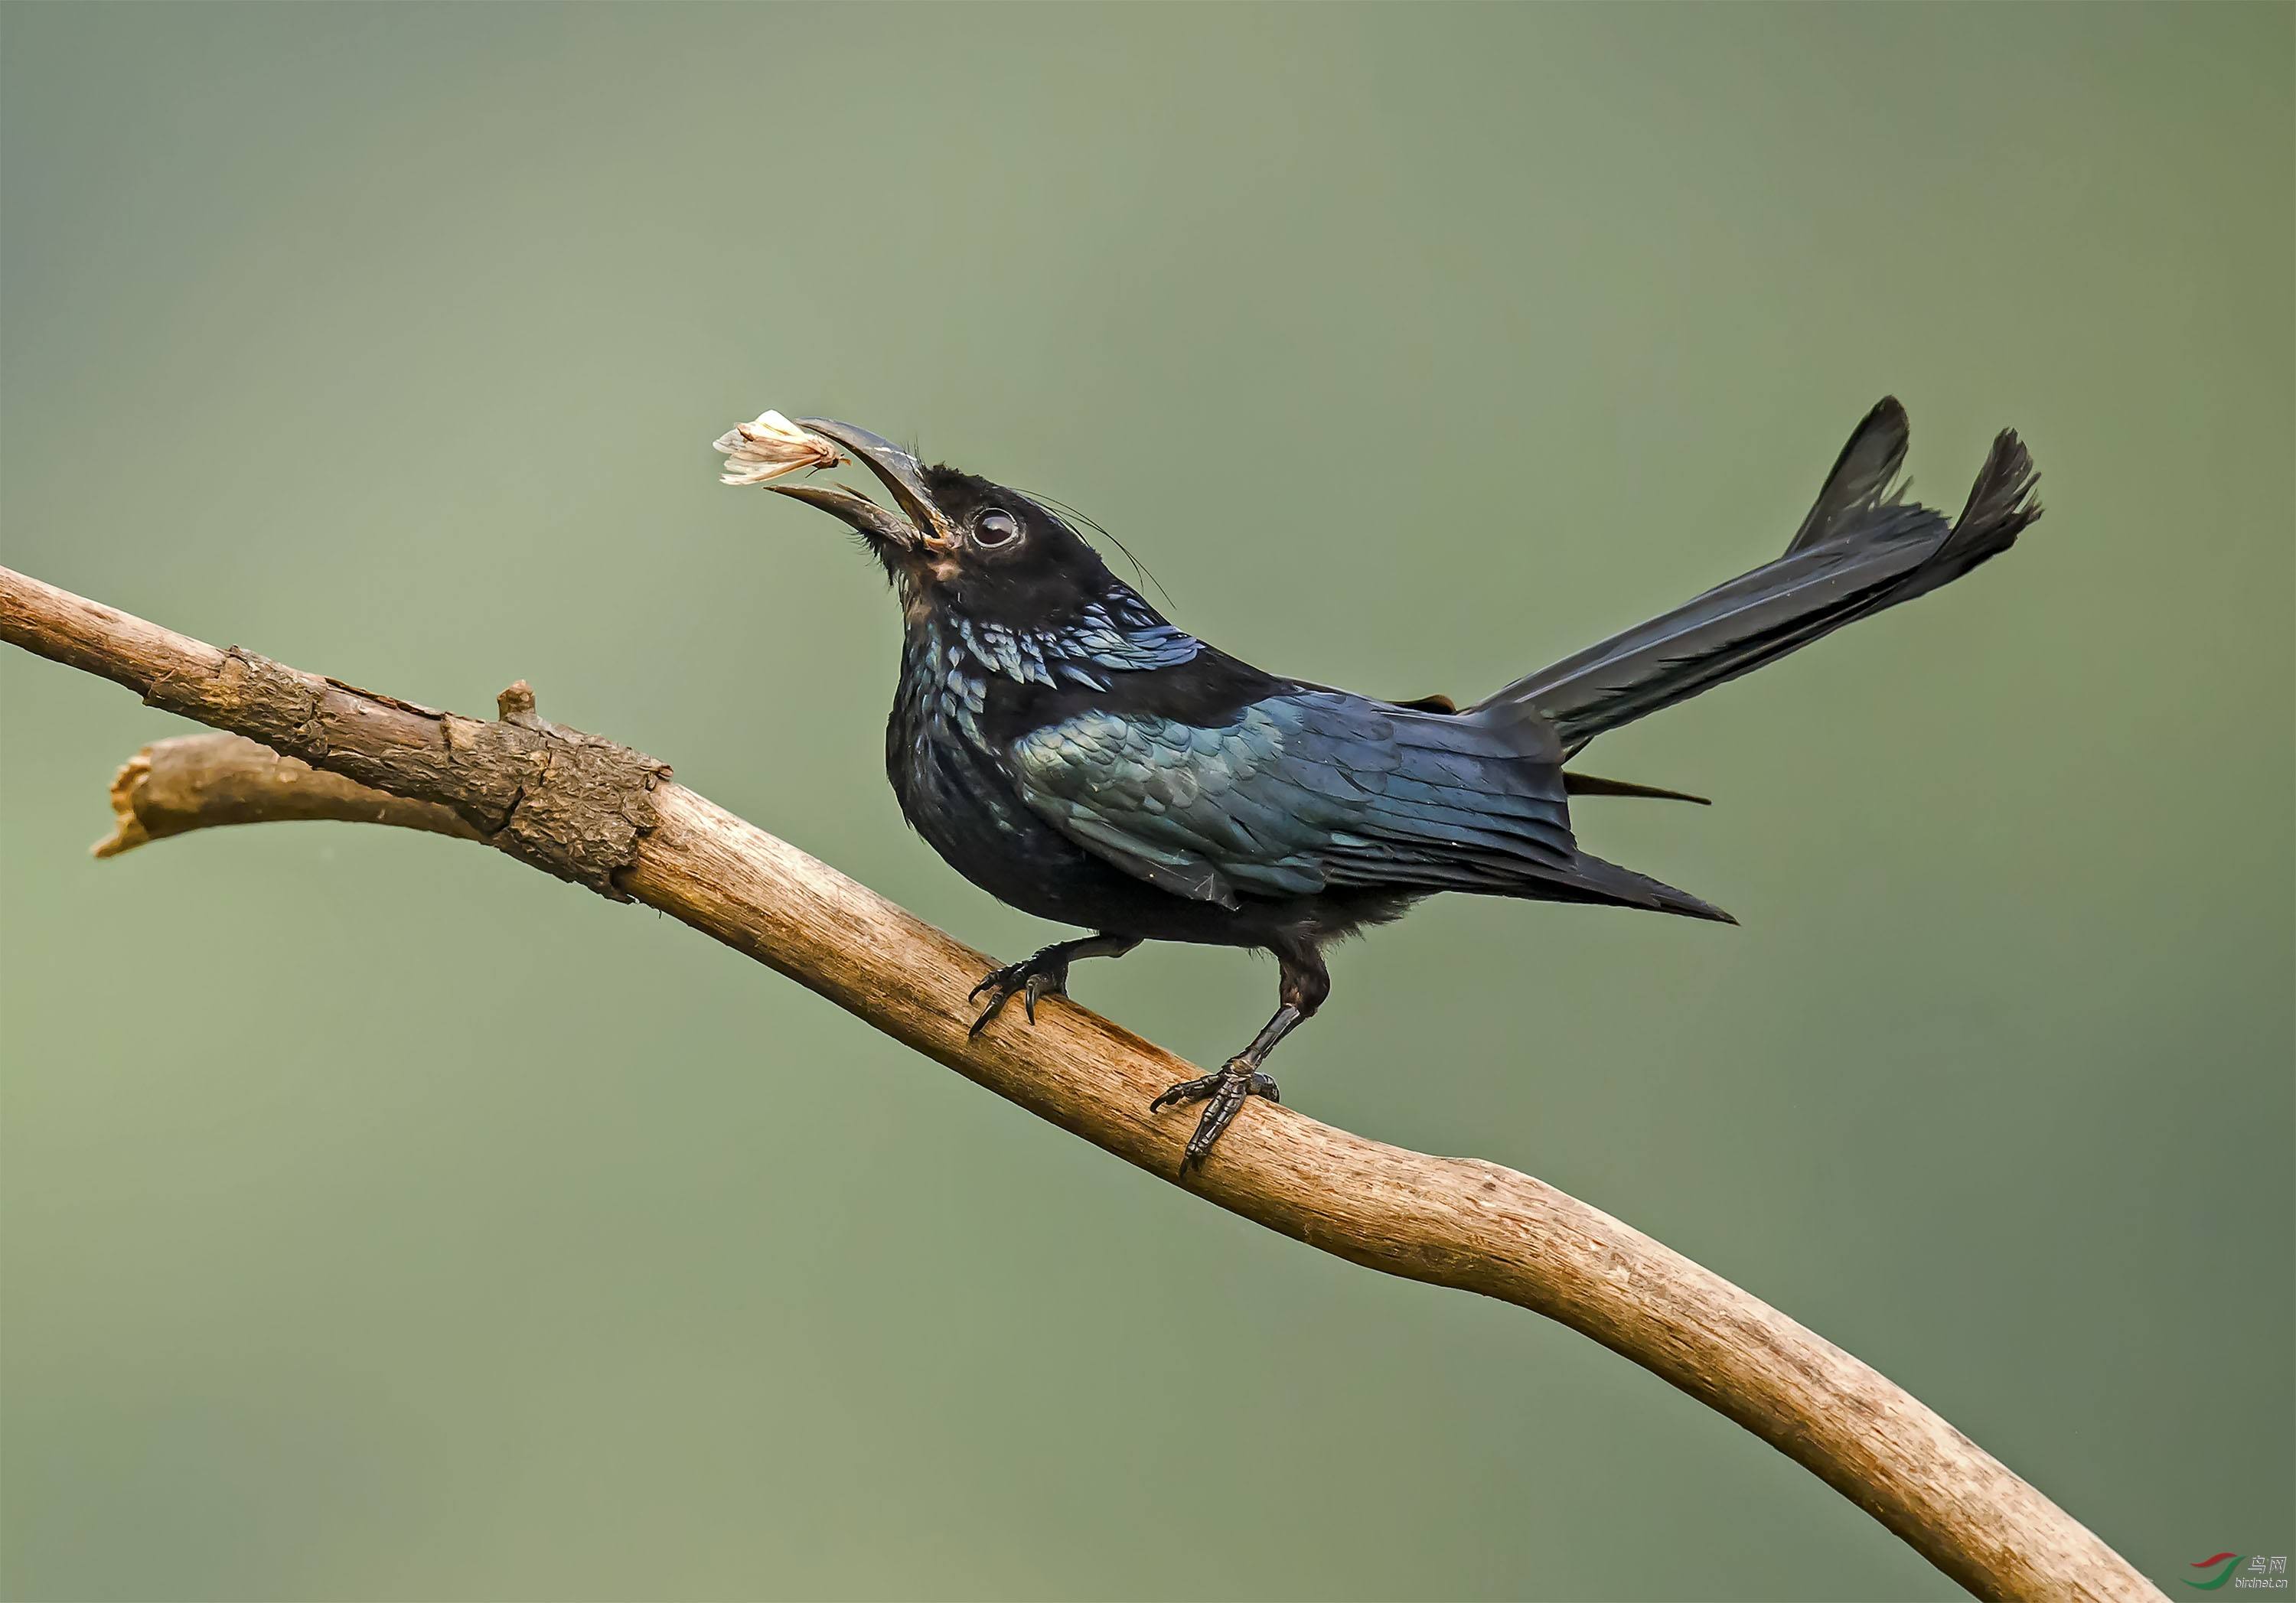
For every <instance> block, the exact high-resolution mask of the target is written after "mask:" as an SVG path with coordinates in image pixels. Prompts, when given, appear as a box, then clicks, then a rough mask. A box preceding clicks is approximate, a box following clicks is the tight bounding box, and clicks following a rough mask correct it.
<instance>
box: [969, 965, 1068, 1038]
mask: <svg viewBox="0 0 2296 1603" xmlns="http://www.w3.org/2000/svg"><path fill="white" fill-rule="evenodd" d="M1069 955H1070V954H1069V953H1066V952H1064V951H1062V949H1061V948H1060V947H1058V946H1047V947H1046V948H1045V949H1044V950H1043V951H1042V952H1039V953H1035V954H1034V955H1032V956H1029V957H1024V958H1022V959H1021V961H1019V962H1017V963H1007V964H1005V966H1004V967H1003V968H1002V969H993V970H991V971H990V973H989V976H988V978H986V979H984V980H982V981H981V982H980V984H979V985H977V986H973V987H972V995H970V996H967V997H966V998H965V999H964V1000H965V1001H967V1002H973V1001H977V1000H978V999H979V998H980V994H981V993H983V992H984V991H985V992H987V993H988V1006H987V1007H985V1008H983V1009H981V1010H980V1018H976V1019H974V1020H973V1021H972V1029H970V1030H968V1031H966V1032H965V1036H966V1039H968V1040H970V1039H972V1037H974V1036H977V1035H980V1032H981V1031H983V1030H985V1029H987V1028H988V1021H989V1020H990V1019H992V1018H996V1015H997V1014H998V1013H1000V1012H1002V1011H1003V1010H1004V1008H1005V1003H1006V1002H1010V1001H1012V1000H1013V998H1014V997H1015V996H1018V997H1019V998H1020V999H1021V1009H1022V1010H1023V1011H1025V1012H1026V1013H1027V1014H1028V1015H1029V1023H1030V1024H1034V1023H1036V1022H1037V1001H1038V999H1039V998H1042V997H1046V996H1066V995H1067V994H1069Z"/></svg>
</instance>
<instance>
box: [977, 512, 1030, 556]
mask: <svg viewBox="0 0 2296 1603" xmlns="http://www.w3.org/2000/svg"><path fill="white" fill-rule="evenodd" d="M1020 537H1021V520H1020V519H1018V518H1015V517H1014V516H1013V514H1012V513H1010V512H1008V511H1005V509H1004V508H1003V507H997V506H992V507H990V508H989V509H988V511H985V512H983V513H981V514H980V516H979V517H978V518H975V519H973V520H972V538H973V540H974V542H975V543H976V544H980V545H981V546H983V547H986V548H989V549H994V548H995V547H996V546H999V545H1010V544H1012V543H1013V541H1015V540H1017V539H1019V538H1020Z"/></svg>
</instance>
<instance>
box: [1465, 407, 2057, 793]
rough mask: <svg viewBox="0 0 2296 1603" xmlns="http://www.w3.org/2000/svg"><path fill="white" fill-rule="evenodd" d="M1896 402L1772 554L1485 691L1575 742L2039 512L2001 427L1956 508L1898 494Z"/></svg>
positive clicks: (1707, 686)
mask: <svg viewBox="0 0 2296 1603" xmlns="http://www.w3.org/2000/svg"><path fill="white" fill-rule="evenodd" d="M1906 435H1907V429H1906V409H1905V408H1904V407H1903V406H1900V405H1898V402H1897V400H1896V398H1895V397H1890V398H1888V399H1885V400H1883V401H1882V403H1881V404H1880V405H1877V406H1875V407H1874V410H1873V411H1872V412H1870V413H1866V421H1864V422H1862V423H1860V424H1858V425H1857V432H1856V433H1854V434H1852V435H1851V436H1850V437H1849V444H1848V445H1846V446H1843V447H1842V448H1841V458H1840V459H1839V460H1838V461H1836V462H1834V464H1833V472H1831V473H1830V474H1828V475H1827V476H1826V480H1825V488H1824V489H1822V490H1820V491H1819V492H1818V495H1817V504H1816V505H1815V506H1813V507H1811V508H1810V510H1809V516H1808V518H1806V519H1803V520H1802V526H1801V528H1800V530H1799V531H1797V532H1796V534H1795V535H1794V537H1793V543H1792V544H1790V545H1788V546H1787V547H1786V549H1785V554H1784V556H1781V557H1780V558H1778V560H1776V561H1775V562H1770V563H1767V564H1765V565H1764V566H1762V567H1760V568H1755V569H1754V570H1753V571H1752V572H1751V573H1748V574H1743V575H1741V576H1740V577H1737V578H1734V579H1732V580H1731V581H1730V582H1729V583H1728V584H1726V585H1718V586H1717V587H1716V588H1714V589H1712V590H1710V591H1708V592H1707V593H1705V594H1703V595H1702V596H1699V597H1697V598H1696V599H1695V600H1693V601H1687V602H1685V603H1684V604H1683V605H1682V606H1680V607H1677V608H1676V609H1674V610H1673V611H1671V612H1669V613H1666V614H1664V615H1663V616H1661V617H1654V618H1652V619H1651V620H1650V621H1649V622H1648V623H1646V624H1643V625H1640V626H1637V627H1636V628H1632V629H1629V630H1628V631H1627V632H1626V633H1625V634H1615V635H1612V636H1611V638H1610V639H1609V640H1606V641H1604V642H1602V643H1601V644H1600V645H1597V646H1591V647H1589V648H1588V649H1587V650H1584V651H1581V652H1579V654H1578V655H1577V656H1575V657H1570V658H1565V659H1564V660H1562V661H1561V662H1558V663H1556V664H1555V665H1554V667H1550V668H1546V669H1544V670H1542V671H1541V672H1539V673H1537V674H1533V675H1530V676H1529V678H1527V679H1520V680H1517V681H1516V682H1515V683H1513V684H1511V685H1508V686H1507V687H1506V688H1505V690H1503V691H1499V692H1498V693H1497V694H1496V695H1494V696H1492V697H1490V698H1489V699H1488V700H1486V701H1485V702H1483V703H1482V704H1481V705H1482V706H1483V707H1493V706H1494V705H1496V704H1509V705H1515V706H1520V705H1521V704H1523V703H1525V702H1528V703H1529V705H1530V706H1532V707H1535V708H1536V709H1537V710H1538V712H1539V713H1541V714H1543V715H1544V716H1546V718H1547V719H1548V720H1549V721H1550V722H1551V723H1552V724H1554V727H1555V729H1556V731H1557V732H1559V733H1560V734H1561V736H1562V746H1563V749H1564V750H1565V751H1566V752H1572V751H1576V750H1578V749H1579V748H1580V747H1582V746H1584V745H1585V744H1586V743H1587V741H1589V740H1593V739H1594V738H1595V736H1596V735H1598V734H1601V733H1603V732H1604V731H1606V730H1612V729H1616V728H1618V727H1619V726H1620V724H1631V723H1632V722H1634V721H1635V720H1636V718H1639V717H1642V716H1644V715H1645V714H1648V713H1654V712H1656V711H1658V710H1659V708H1661V707H1671V706H1673V705H1674V704H1675V703H1676V702H1677V701H1686V700H1688V699H1690V698H1691V697H1693V696H1695V695H1697V694H1699V693H1700V692H1701V691H1708V690H1711V689H1712V688H1713V687H1714V686H1716V685H1718V684H1720V683H1723V682H1724V681H1725V680H1728V679H1734V678H1736V677H1737V676H1738V675H1741V674H1743V673H1747V672H1750V671H1751V670H1752V669H1755V668H1758V667H1761V666H1762V665H1763V664H1764V663H1766V662H1772V661H1775V659H1777V658H1781V657H1784V655H1786V653H1788V652H1789V651H1795V650H1800V649H1801V648H1802V647H1803V646H1806V645H1808V643H1809V642H1811V641H1813V640H1816V638H1818V636H1820V635H1822V634H1832V633H1833V631H1834V630H1836V629H1838V628H1840V627H1841V626H1842V625H1844V624H1846V623H1848V622H1849V621H1850V620H1851V619H1852V618H1857V617H1865V616H1866V614H1867V613H1870V612H1879V611H1880V610H1882V608H1884V607H1894V606H1896V605H1897V604H1898V602H1900V601H1911V600H1913V599H1914V597H1915V596H1917V595H1923V594H1926V593H1928V592H1930V591H1932V590H1935V589H1936V588H1937V587H1938V586H1939V585H1943V584H1947V583H1948V582H1949V581H1951V580H1954V579H1957V578H1959V577H1961V576H1962V575H1963V574H1964V573H1967V572H1968V571H1969V570H1970V569H1971V568H1974V567H1976V566H1977V565H1978V564H1979V563H1980V562H1982V561H1984V560H1986V559H1987V558H1989V557H1992V556H1995V555H1997V554H1998V553H1999V552H2005V551H2006V550H2008V549H2009V547H2010V546H2011V545H2012V544H2014V543H2015V542H2016V539H2017V536H2018V534H2019V533H2020V532H2021V530H2023V528H2025V526H2026V525H2027V524H2029V523H2030V522H2032V521H2033V519H2036V518H2038V517H2039V516H2040V515H2041V509H2040V507H2039V505H2038V503H2036V502H2035V501H2034V500H2033V498H2032V495H2033V487H2034V484H2035V483H2036V481H2037V479H2038V475H2037V474H2036V473H2035V472H2034V470H2033V463H2032V460H2031V459H2030V457H2029V456H2027V455H2026V454H2025V447H2024V446H2022V445H2021V444H2020V443H2019V441H2018V438H2017V436H2016V435H2015V434H2014V433H2013V432H2012V431H2009V430H2004V431H2003V432H2002V433H2001V434H2000V435H1999V436H1998V437H1997V438H1995V440H1994V442H1993V450H1992V452H1991V454H1989V455H1988V456H1987V457H1986V459H1985V466H1984V468H1983V469H1982V470H1980V472H1979V473H1978V475H1977V482H1976V484H1975V485H1974V486H1973V487H1972V488H1971V490H1970V492H1969V504H1968V505H1967V506H1966V507H1964V509H1963V511H1962V514H1961V517H1960V519H1959V520H1958V521H1956V522H1955V523H1952V524H1950V525H1948V523H1947V521H1946V519H1945V514H1944V513H1942V512H1939V511H1935V510H1934V509H1932V508H1930V507H1925V506H1923V505H1920V504H1919V503H1914V502H1909V501H1907V500H1906V499H1905V492H1904V486H1903V484H1902V482H1901V481H1900V480H1899V478H1898V470H1899V469H1900V468H1901V467H1902V466H1903V464H1904V462H1905V458H1906Z"/></svg>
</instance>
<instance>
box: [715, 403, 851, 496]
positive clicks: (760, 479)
mask: <svg viewBox="0 0 2296 1603" xmlns="http://www.w3.org/2000/svg"><path fill="white" fill-rule="evenodd" d="M716 444H717V449H719V450H720V451H723V452H724V453H725V454H726V471H725V472H723V473H721V474H719V475H718V476H717V482H718V483H720V484H763V483H765V482H766V481H767V479H770V478H782V477H783V476H784V475H785V474H790V473H796V472H799V471H801V470H804V469H807V468H833V467H836V466H837V465H838V464H839V463H840V462H845V461H846V460H847V458H846V456H845V454H844V453H843V452H841V451H840V450H839V449H838V448H837V446H835V445H834V444H833V443H832V442H831V441H829V440H825V439H824V438H821V436H819V435H818V434H812V433H808V431H807V430H805V429H800V428H799V427H798V426H797V425H796V424H795V423H792V422H791V421H789V419H787V418H785V417H783V415H782V414H781V413H778V412H764V413H758V416H757V417H756V418H755V419H753V420H752V421H749V422H746V423H742V424H741V425H739V426H738V427H736V428H734V429H733V430H731V431H730V432H728V433H726V434H723V435H720V436H719V437H718V438H717V442H716Z"/></svg>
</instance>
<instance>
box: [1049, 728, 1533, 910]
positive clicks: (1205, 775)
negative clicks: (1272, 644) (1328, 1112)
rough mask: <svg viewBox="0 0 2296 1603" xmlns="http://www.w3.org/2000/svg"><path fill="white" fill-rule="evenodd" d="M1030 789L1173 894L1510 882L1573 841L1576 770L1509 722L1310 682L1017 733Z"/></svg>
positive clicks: (1211, 897) (1096, 847) (1090, 840)
mask: <svg viewBox="0 0 2296 1603" xmlns="http://www.w3.org/2000/svg"><path fill="white" fill-rule="evenodd" d="M1010 756H1011V772H1012V774H1013V782H1014V785H1015V787H1016V788H1017V789H1018V790H1019V791H1020V794H1021V798H1022V799H1023V800H1024V801H1026V802H1027V803H1028V805H1029V806H1030V807H1031V808H1033V809H1035V811H1036V812H1037V813H1038V814H1040V815H1042V816H1043V817H1044V818H1045V819H1046V821H1048V822H1051V823H1052V824H1053V825H1054V828H1056V829H1058V830H1061V831H1062V833H1063V834H1065V835H1067V836H1068V837H1069V838H1070V839H1071V840H1074V841H1076V842H1077V843H1078V845H1079V846H1083V847H1084V848H1085V849H1087V851H1090V852H1092V853H1094V854H1095V855H1098V856H1100V857H1101V858H1103V859H1104V860H1105V861H1107V862H1109V863H1112V864H1114V865H1115V866H1116V867H1118V868H1120V869H1122V870H1124V871H1126V872H1128V873H1130V874H1133V875H1136V876H1137V877H1138V878H1140V879H1144V880H1146V881H1147V882H1148V883H1150V884H1152V885H1154V886H1156V887H1159V888H1160V889H1164V890H1168V891H1170V892H1172V893H1173V894H1174V895H1176V896H1186V897H1190V898H1192V899H1193V900H1197V901H1205V902H1216V903H1219V904H1223V905H1226V906H1230V907H1233V906H1235V905H1237V904H1238V902H1239V900H1240V898H1242V897H1247V896H1252V897H1261V898H1269V897H1284V896H1311V895H1314V894H1316V893H1317V892H1320V891H1324V890H1327V889H1333V888H1349V887H1362V888H1371V887H1392V888H1398V889H1404V888H1409V889H1425V890H1440V889H1459V890H1474V889H1481V890H1497V889H1502V888H1505V887H1507V886H1509V885H1520V884H1521V882H1522V881H1523V880H1524V879H1526V878H1546V877H1548V876H1549V875H1551V874H1552V872H1553V871H1555V870H1557V869H1562V868H1564V867H1566V866H1567V865H1568V864H1569V863H1570V862H1571V860H1572V857H1573V855H1574V852H1575V847H1574V845H1573V843H1572V840H1571V837H1570V822H1569V818H1568V814H1567V811H1566V807H1565V804H1564V801H1563V791H1562V774H1561V769H1560V765H1558V764H1556V763H1555V762H1554V760H1553V757H1552V754H1550V753H1546V752H1525V751H1524V750H1523V749H1522V748H1521V742H1520V740H1515V739H1513V738H1511V737H1510V735H1509V733H1508V732H1507V731H1506V730H1505V729H1504V728H1501V727H1499V726H1497V724H1493V723H1489V722H1486V721H1482V720H1476V719H1468V718H1456V717H1446V716H1441V715H1439V714H1433V713H1424V712H1415V711H1413V710H1411V709H1407V708H1402V707H1393V706H1390V705H1388V704H1385V703H1380V702H1373V701H1367V700H1365V699H1362V698H1360V697H1357V696H1350V695H1348V694H1346V693H1345V692H1342V691H1324V690H1317V689H1313V688H1302V689H1300V690H1295V691H1285V692H1283V693H1282V694H1278V695H1274V696H1269V697H1267V698H1265V699H1260V700H1258V701H1254V702H1252V703H1251V704H1250V705H1248V706H1246V707H1242V709H1241V710H1239V711H1238V712H1237V713H1235V714H1234V716H1232V717H1230V718H1228V719H1226V720H1225V721H1223V722H1221V723H1219V724H1213V725H1210V726H1206V725H1203V724H1190V723H1185V722H1182V721H1180V720H1178V719H1175V718H1169V717H1161V716H1156V715H1154V714H1152V713H1143V712H1119V711H1113V710H1108V709H1104V708H1095V709H1092V710H1088V711H1085V712H1080V713H1078V714H1076V715H1074V716H1070V717H1068V718H1065V719H1062V721H1061V722H1059V723H1057V724H1048V725H1046V726H1045V727H1043V728H1040V729H1037V730H1033V731H1031V732H1029V733H1027V734H1025V735H1023V736H1021V738H1020V739H1018V740H1015V741H1013V745H1012V747H1011V748H1010Z"/></svg>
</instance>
